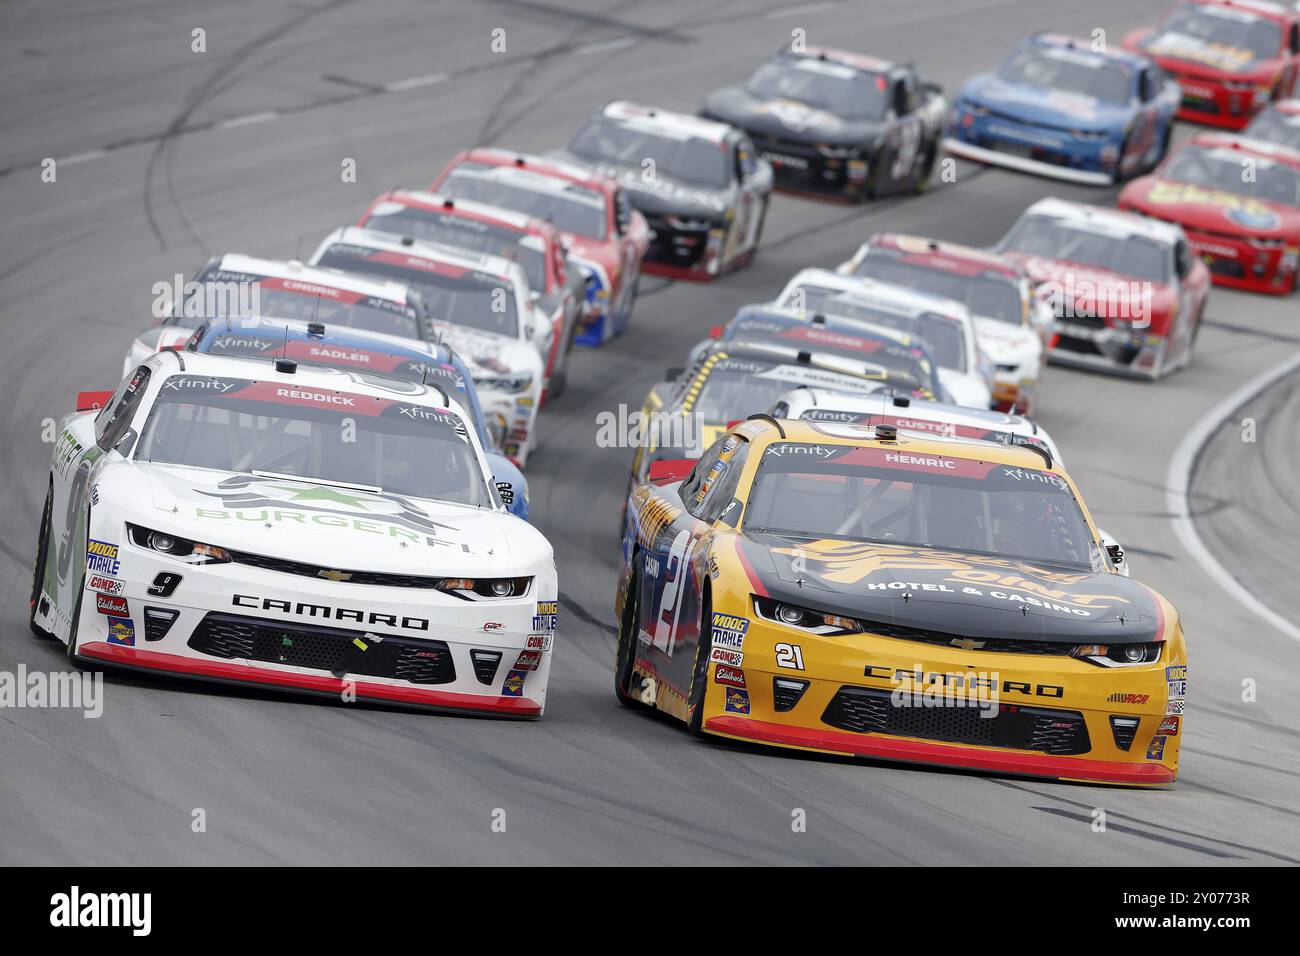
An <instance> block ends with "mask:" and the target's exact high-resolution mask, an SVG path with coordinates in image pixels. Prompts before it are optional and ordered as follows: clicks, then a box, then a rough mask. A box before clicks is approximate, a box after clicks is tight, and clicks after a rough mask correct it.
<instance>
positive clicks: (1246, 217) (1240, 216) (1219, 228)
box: [1120, 176, 1300, 240]
mask: <svg viewBox="0 0 1300 956" xmlns="http://www.w3.org/2000/svg"><path fill="white" fill-rule="evenodd" d="M1120 202H1121V204H1123V205H1125V206H1130V207H1133V208H1136V209H1138V210H1140V211H1142V212H1144V213H1146V214H1147V215H1151V216H1155V217H1157V218H1159V219H1172V220H1174V221H1175V222H1180V223H1185V224H1186V225H1188V226H1191V227H1192V228H1193V229H1205V230H1208V231H1211V232H1227V233H1233V234H1236V235H1240V236H1243V237H1254V238H1257V239H1293V240H1294V239H1295V237H1297V236H1300V209H1297V208H1296V207H1294V206H1284V205H1282V204H1281V203H1275V202H1269V201H1268V200H1264V199H1256V198H1254V197H1253V196H1240V195H1238V194H1236V193H1230V192H1227V191H1226V190H1220V189H1206V188H1205V187H1203V186H1193V185H1191V184H1189V183H1177V182H1170V181H1168V180H1164V179H1160V178H1158V177H1156V176H1144V177H1143V178H1141V179H1138V180H1135V181H1134V182H1131V183H1129V184H1128V186H1126V187H1125V188H1124V192H1123V193H1122V194H1121V196H1120Z"/></svg>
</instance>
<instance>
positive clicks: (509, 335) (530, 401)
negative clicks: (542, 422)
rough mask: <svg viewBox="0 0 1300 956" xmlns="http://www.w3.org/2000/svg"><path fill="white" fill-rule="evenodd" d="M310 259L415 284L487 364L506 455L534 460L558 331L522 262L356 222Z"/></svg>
mask: <svg viewBox="0 0 1300 956" xmlns="http://www.w3.org/2000/svg"><path fill="white" fill-rule="evenodd" d="M311 261H312V263H313V264H314V265H325V266H330V267H333V268H338V269H348V270H351V271H354V272H361V273H373V274H376V275H380V276H384V277H387V278H389V279H396V280H398V281H401V282H408V283H410V284H411V286H412V287H413V288H415V290H416V291H417V292H418V293H419V296H420V299H421V300H422V302H423V303H424V305H425V307H426V308H427V309H428V310H429V313H430V316H431V318H432V323H433V326H434V329H435V331H436V333H437V337H438V338H439V339H440V340H441V341H443V342H444V343H446V344H447V345H450V346H451V347H452V348H453V349H455V350H456V351H457V352H459V353H460V354H461V355H462V356H464V357H466V358H468V359H471V360H473V362H474V363H475V364H476V365H478V366H481V367H482V368H484V369H486V370H487V374H486V375H484V376H483V377H476V378H475V379H474V385H475V387H476V388H477V389H478V393H479V399H480V401H481V402H482V403H483V409H484V412H485V413H487V414H488V416H489V420H490V421H492V422H493V425H492V427H493V431H494V434H495V435H496V437H497V438H498V443H499V444H500V446H501V448H502V450H503V451H504V452H505V453H506V456H507V457H509V458H510V459H512V460H513V461H514V462H515V463H516V464H517V465H519V467H520V468H523V467H524V466H525V465H526V464H527V461H528V455H529V454H530V453H531V452H532V451H533V450H534V449H535V448H536V447H537V427H536V425H537V413H538V411H539V410H540V409H541V405H542V392H543V390H544V389H545V387H546V382H545V371H546V360H547V357H548V356H549V355H550V352H551V336H552V335H553V331H552V327H551V324H550V322H548V321H546V320H545V319H544V318H542V317H540V316H538V315H537V314H535V312H534V310H533V305H532V302H531V297H530V295H529V290H528V280H527V278H526V277H525V275H524V272H523V270H522V269H521V268H520V267H519V266H518V265H517V264H516V263H514V262H511V261H509V260H508V259H503V258H501V257H500V256H490V255H487V254H484V253H477V252H473V251H471V250H467V249H452V248H450V247H448V246H443V245H435V244H432V243H424V242H420V241H418V240H415V239H412V238H410V237H409V236H408V237H402V236H396V235H392V234H390V233H385V232H377V231H375V230H373V229H360V228H358V227H356V226H346V227H344V228H342V229H337V230H335V231H334V232H332V233H330V235H328V236H326V237H325V240H324V241H323V242H322V243H321V244H320V247H319V248H318V249H317V250H316V252H315V254H314V255H313V256H312V259H311ZM477 374H478V373H476V375H477Z"/></svg>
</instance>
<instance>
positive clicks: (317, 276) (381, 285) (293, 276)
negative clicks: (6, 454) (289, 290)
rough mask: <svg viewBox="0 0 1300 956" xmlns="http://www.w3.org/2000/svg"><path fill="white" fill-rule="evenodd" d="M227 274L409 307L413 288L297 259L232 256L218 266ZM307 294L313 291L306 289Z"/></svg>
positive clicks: (236, 254) (232, 254) (238, 254)
mask: <svg viewBox="0 0 1300 956" xmlns="http://www.w3.org/2000/svg"><path fill="white" fill-rule="evenodd" d="M218 268H220V269H221V270H222V271H224V272H243V273H247V274H249V275H256V276H265V277H266V278H268V279H284V280H286V281H291V282H298V283H302V285H303V286H304V287H305V286H310V285H319V286H323V287H325V288H328V289H341V290H343V291H344V292H355V293H357V294H359V295H368V296H373V297H374V298H376V299H385V300H387V301H389V302H400V303H401V304H402V305H405V304H406V302H407V292H408V291H409V289H410V287H409V286H408V285H407V284H406V283H405V282H398V281H396V280H394V279H381V278H379V277H377V276H364V275H358V274H356V273H355V272H344V271H343V270H342V269H330V268H326V267H324V266H315V265H305V264H303V263H301V262H299V261H298V260H296V259H291V260H287V261H286V260H280V259H258V258H256V257H254V256H245V255H241V254H240V253H237V252H228V253H226V254H225V255H223V256H222V257H221V259H220V264H219V266H218ZM304 291H310V290H307V289H305V288H304Z"/></svg>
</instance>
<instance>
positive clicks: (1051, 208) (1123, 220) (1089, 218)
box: [1024, 196, 1183, 245]
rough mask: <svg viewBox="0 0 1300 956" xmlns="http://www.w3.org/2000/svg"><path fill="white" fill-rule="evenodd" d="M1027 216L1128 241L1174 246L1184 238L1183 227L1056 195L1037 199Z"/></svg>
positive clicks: (1027, 210) (1028, 210)
mask: <svg viewBox="0 0 1300 956" xmlns="http://www.w3.org/2000/svg"><path fill="white" fill-rule="evenodd" d="M1024 214H1025V215H1026V216H1052V217H1055V218H1058V219H1064V220H1066V221H1068V222H1070V223H1072V224H1074V225H1077V226H1080V227H1082V228H1084V229H1091V230H1092V231H1095V232H1105V233H1109V234H1112V235H1119V236H1123V237H1125V238H1127V237H1129V236H1141V237H1143V238H1146V239H1151V240H1153V241H1155V242H1162V243H1164V244H1166V245H1173V244H1174V243H1175V242H1177V241H1178V240H1179V239H1181V238H1182V236H1183V231H1182V228H1181V227H1179V226H1176V225H1174V224H1172V223H1168V222H1161V221H1160V220H1159V219H1148V218H1147V217H1146V216H1139V215H1138V214H1137V213H1132V212H1123V211H1121V210H1119V209H1107V208H1105V207H1104V206H1092V205H1089V204H1087V203H1081V202H1071V201H1069V200H1067V199H1057V198H1056V197H1055V196H1051V197H1048V198H1047V199H1040V200H1038V202H1036V203H1034V204H1033V205H1032V206H1030V207H1029V208H1028V209H1026V210H1025V213H1024Z"/></svg>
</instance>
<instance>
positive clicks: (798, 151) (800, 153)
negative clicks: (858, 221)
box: [751, 134, 868, 199]
mask: <svg viewBox="0 0 1300 956" xmlns="http://www.w3.org/2000/svg"><path fill="white" fill-rule="evenodd" d="M751 135H752V136H753V140H754V146H755V148H756V149H757V150H758V152H759V154H760V155H761V156H762V157H763V158H764V159H766V160H767V161H768V162H769V163H771V164H772V176H773V184H774V186H775V188H777V189H780V190H783V191H785V192H793V193H803V194H807V195H814V196H825V197H829V198H838V199H859V198H863V197H864V196H865V191H866V185H867V173H868V169H867V161H866V160H865V159H862V158H857V157H850V156H842V157H831V156H825V155H823V154H822V153H821V152H820V151H819V150H818V148H817V147H816V146H815V145H811V144H808V143H801V142H797V141H794V140H785V139H776V138H773V137H765V136H762V135H754V134H751Z"/></svg>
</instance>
